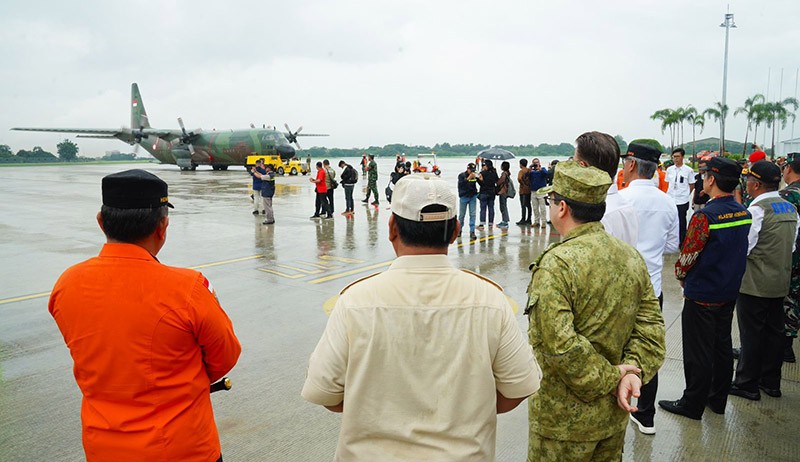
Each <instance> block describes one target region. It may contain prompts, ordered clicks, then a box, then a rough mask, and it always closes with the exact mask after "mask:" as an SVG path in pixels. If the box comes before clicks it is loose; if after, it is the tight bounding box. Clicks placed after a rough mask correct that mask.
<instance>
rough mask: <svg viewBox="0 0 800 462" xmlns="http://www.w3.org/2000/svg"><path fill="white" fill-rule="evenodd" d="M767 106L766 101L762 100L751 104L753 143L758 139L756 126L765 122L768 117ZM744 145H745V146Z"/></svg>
mask: <svg viewBox="0 0 800 462" xmlns="http://www.w3.org/2000/svg"><path fill="white" fill-rule="evenodd" d="M768 109H769V108H768V107H767V103H765V102H762V103H758V104H755V105H753V143H754V144H755V143H756V142H757V141H756V140H757V139H758V126H759V125H761V124H763V123H766V122H767V119H769V110H768ZM745 147H746V146H745Z"/></svg>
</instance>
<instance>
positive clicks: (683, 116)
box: [672, 107, 688, 147]
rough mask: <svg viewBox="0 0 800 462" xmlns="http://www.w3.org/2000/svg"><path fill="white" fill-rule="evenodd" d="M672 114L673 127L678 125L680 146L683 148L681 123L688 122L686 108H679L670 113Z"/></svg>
mask: <svg viewBox="0 0 800 462" xmlns="http://www.w3.org/2000/svg"><path fill="white" fill-rule="evenodd" d="M672 114H673V116H674V118H675V125H676V126H677V125H680V132H679V135H680V145H681V147H683V123H684V122H686V121H687V120H688V117H687V115H688V114H687V113H686V108H682V107H679V108H677V109H675V110H674V111H672Z"/></svg>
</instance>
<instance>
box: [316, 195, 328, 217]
mask: <svg viewBox="0 0 800 462" xmlns="http://www.w3.org/2000/svg"><path fill="white" fill-rule="evenodd" d="M321 213H326V214H328V216H330V215H331V214H332V211H331V209H330V208H329V206H328V193H321V192H318V193H317V200H316V202H315V203H314V216H317V217H318V216H319V215H320V214H321Z"/></svg>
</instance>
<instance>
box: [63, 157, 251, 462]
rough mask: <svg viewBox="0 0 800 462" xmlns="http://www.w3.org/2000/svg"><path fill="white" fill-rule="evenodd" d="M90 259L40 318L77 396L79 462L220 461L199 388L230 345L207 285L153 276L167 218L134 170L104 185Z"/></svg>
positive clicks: (230, 362) (176, 273)
mask: <svg viewBox="0 0 800 462" xmlns="http://www.w3.org/2000/svg"><path fill="white" fill-rule="evenodd" d="M102 188H103V206H102V208H101V210H100V212H99V213H98V214H97V222H98V224H99V225H100V228H101V229H102V230H103V232H104V233H105V235H106V239H107V242H106V244H105V245H104V246H103V248H102V250H101V251H100V255H99V256H97V257H95V258H91V259H89V260H87V261H85V262H82V263H79V264H77V265H75V266H73V267H71V268H69V269H67V270H66V271H65V272H64V274H62V275H61V277H60V278H59V279H58V282H56V285H55V287H54V288H53V292H52V294H51V296H50V302H49V304H48V308H49V311H50V314H52V315H53V318H54V319H55V321H56V324H58V328H59V329H60V330H61V334H62V335H63V336H64V341H65V342H66V344H67V347H68V348H69V350H70V354H71V355H72V359H73V361H74V368H73V372H74V374H75V380H76V381H77V382H78V386H79V387H80V389H81V392H82V393H83V404H82V406H81V420H82V426H83V448H84V451H85V453H86V460H87V461H88V462H97V461H114V462H127V461H130V462H133V461H136V462H139V461H155V460H163V461H168V460H169V461H178V460H180V461H197V462H201V461H202V462H214V461H221V460H222V453H221V450H220V443H219V435H218V434H217V428H216V425H215V423H214V414H213V411H212V409H211V399H210V393H209V385H210V384H211V383H212V382H214V381H216V380H218V379H219V378H221V377H222V376H223V375H224V374H225V373H227V372H228V371H229V370H230V369H231V368H232V367H233V366H234V364H236V361H237V359H238V358H239V354H240V353H241V345H240V344H239V340H238V339H237V338H236V335H235V334H234V332H233V325H232V324H231V321H230V319H228V316H227V315H226V314H225V312H224V311H223V310H222V307H220V305H219V302H218V301H217V298H216V295H215V294H214V290H213V288H212V286H211V283H209V282H208V280H207V279H206V278H205V277H203V275H202V274H200V273H199V272H197V271H192V270H188V269H181V268H173V267H170V266H166V265H163V264H161V263H160V262H159V261H158V260H157V259H156V257H155V256H156V254H158V252H159V250H161V248H162V247H163V245H164V242H165V240H166V237H167V226H168V225H169V217H168V216H167V208H168V207H172V204H170V203H169V200H168V198H167V184H166V183H165V182H164V181H162V180H161V179H160V178H158V177H157V176H155V175H153V174H151V173H148V172H146V171H144V170H128V171H125V172H121V173H116V174H113V175H108V176H106V177H105V178H103V187H102Z"/></svg>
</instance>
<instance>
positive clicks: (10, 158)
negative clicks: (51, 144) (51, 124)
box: [0, 139, 136, 164]
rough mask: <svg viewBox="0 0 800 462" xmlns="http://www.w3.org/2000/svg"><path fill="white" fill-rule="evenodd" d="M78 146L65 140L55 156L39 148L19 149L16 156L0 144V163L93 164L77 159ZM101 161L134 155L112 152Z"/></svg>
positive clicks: (123, 158)
mask: <svg viewBox="0 0 800 462" xmlns="http://www.w3.org/2000/svg"><path fill="white" fill-rule="evenodd" d="M78 152H79V148H78V145H77V144H75V143H73V142H72V141H70V140H68V139H65V140H64V141H62V142H60V143H58V144H57V145H56V153H57V154H58V155H57V156H56V155H55V154H53V153H52V152H50V151H46V150H44V149H43V148H42V147H41V146H34V147H33V149H31V150H26V149H20V150H19V151H17V153H16V154H14V152H13V151H12V150H11V148H10V147H9V146H8V145H6V144H0V163H7V164H9V163H39V162H93V161H96V160H97V159H94V158H91V157H78ZM102 160H116V161H120V160H122V161H125V160H136V155H135V154H125V153H121V152H112V153H111V154H109V155H106V156H104V157H103V158H102Z"/></svg>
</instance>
